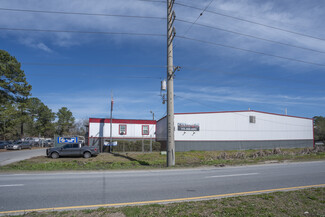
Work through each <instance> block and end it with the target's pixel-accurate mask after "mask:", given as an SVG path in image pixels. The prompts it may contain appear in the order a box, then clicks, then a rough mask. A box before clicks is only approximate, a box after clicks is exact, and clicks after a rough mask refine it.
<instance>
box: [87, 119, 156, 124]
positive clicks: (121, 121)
mask: <svg viewBox="0 0 325 217" xmlns="http://www.w3.org/2000/svg"><path fill="white" fill-rule="evenodd" d="M89 123H111V119H109V118H108V119H106V118H89ZM112 123H114V124H156V123H157V121H155V120H134V119H112Z"/></svg>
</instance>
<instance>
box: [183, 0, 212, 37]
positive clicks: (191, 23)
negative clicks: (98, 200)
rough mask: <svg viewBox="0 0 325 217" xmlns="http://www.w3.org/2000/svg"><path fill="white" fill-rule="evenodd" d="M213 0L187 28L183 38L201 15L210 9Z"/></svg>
mask: <svg viewBox="0 0 325 217" xmlns="http://www.w3.org/2000/svg"><path fill="white" fill-rule="evenodd" d="M213 1H214V0H211V1H210V3H209V4H208V5H207V6H206V7H205V8H204V10H203V11H202V12H201V13H200V15H199V16H198V17H197V18H196V20H195V21H194V22H192V23H191V25H190V26H189V28H188V29H187V30H186V31H185V33H184V34H183V36H185V35H186V34H187V33H188V32H189V31H190V30H191V29H192V27H193V25H194V24H196V22H197V21H198V20H199V19H200V17H201V16H202V15H203V13H204V12H205V11H206V10H207V9H208V8H209V7H210V5H211V4H212V2H213Z"/></svg>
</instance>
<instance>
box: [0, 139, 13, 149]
mask: <svg viewBox="0 0 325 217" xmlns="http://www.w3.org/2000/svg"><path fill="white" fill-rule="evenodd" d="M10 144H11V143H10V142H8V141H0V149H6V148H7V145H10Z"/></svg>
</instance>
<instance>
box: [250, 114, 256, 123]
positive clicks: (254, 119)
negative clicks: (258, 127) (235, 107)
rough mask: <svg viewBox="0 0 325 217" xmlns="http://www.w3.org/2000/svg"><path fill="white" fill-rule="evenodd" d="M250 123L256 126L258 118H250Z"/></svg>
mask: <svg viewBox="0 0 325 217" xmlns="http://www.w3.org/2000/svg"><path fill="white" fill-rule="evenodd" d="M249 123H251V124H255V123H256V116H249Z"/></svg>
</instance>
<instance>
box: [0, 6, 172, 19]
mask: <svg viewBox="0 0 325 217" xmlns="http://www.w3.org/2000/svg"><path fill="white" fill-rule="evenodd" d="M0 10H2V11H15V12H30V13H47V14H65V15H85V16H104V17H124V18H140V19H159V20H164V19H166V18H165V17H154V16H138V15H121V14H100V13H86V12H67V11H47V10H29V9H16V8H0Z"/></svg>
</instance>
